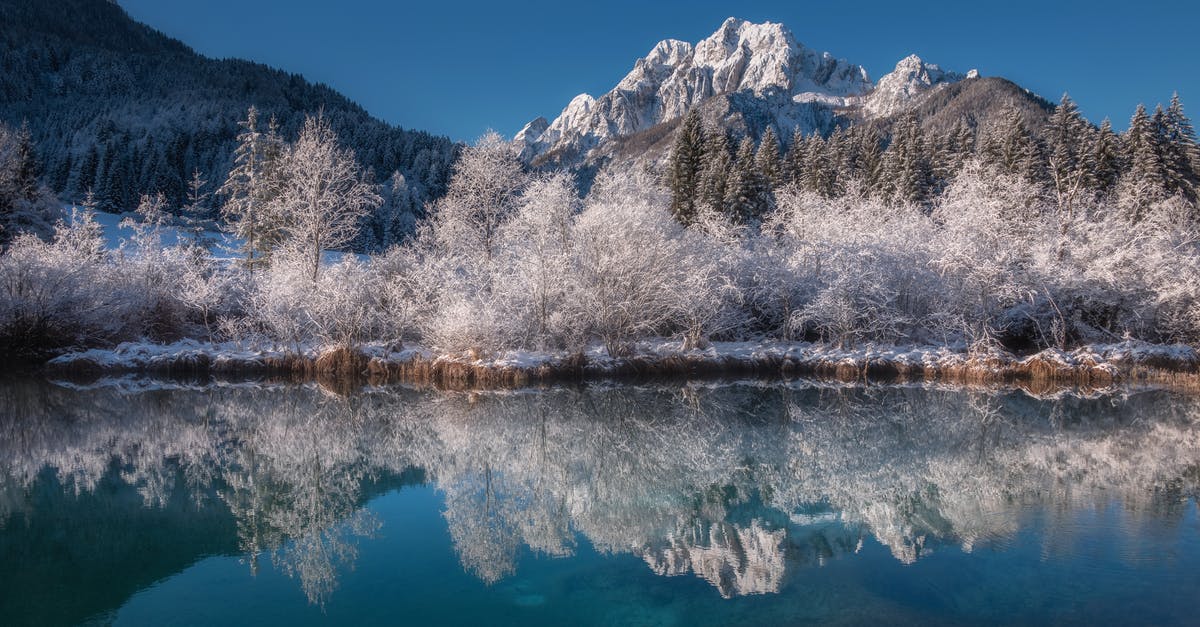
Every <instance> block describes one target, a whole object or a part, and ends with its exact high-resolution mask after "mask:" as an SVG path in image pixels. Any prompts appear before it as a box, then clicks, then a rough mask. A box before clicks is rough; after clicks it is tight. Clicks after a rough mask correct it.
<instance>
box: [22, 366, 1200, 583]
mask: <svg viewBox="0 0 1200 627" xmlns="http://www.w3.org/2000/svg"><path fill="white" fill-rule="evenodd" d="M0 397H2V398H0V401H4V402H5V406H6V407H13V408H14V409H13V411H10V412H7V413H6V415H5V416H4V417H3V418H2V419H3V420H4V422H3V423H2V424H0V455H3V458H2V460H0V464H2V466H0V469H2V470H3V472H2V473H0V508H3V509H0V521H3V520H5V519H7V518H8V516H9V514H10V513H11V512H14V511H18V510H19V509H20V508H21V507H22V504H21V499H20V490H21V489H22V488H25V489H27V488H28V486H29V485H30V484H31V483H32V482H33V481H34V479H35V477H36V476H37V474H38V472H39V469H41V468H42V467H43V466H44V465H51V466H53V467H55V468H56V472H57V473H58V476H59V477H60V478H61V479H62V480H63V482H64V484H67V485H72V486H74V487H75V489H76V490H89V489H91V488H92V487H93V486H95V484H96V481H98V480H99V478H100V477H102V476H104V473H105V472H106V471H107V469H108V468H110V464H111V463H112V462H113V460H116V463H117V465H118V466H119V467H120V469H121V477H122V478H123V480H125V481H126V482H128V483H130V484H131V485H136V486H138V488H139V490H141V492H142V494H143V497H144V499H145V502H146V504H147V505H150V506H153V505H155V504H156V503H161V502H164V499H165V498H166V496H169V490H171V489H172V488H173V487H174V486H175V485H176V482H175V481H174V477H175V476H176V473H182V474H183V476H184V477H185V478H186V482H184V485H186V486H189V488H188V489H190V490H191V491H192V492H193V494H195V495H200V494H203V493H205V492H206V491H207V488H208V487H209V486H215V487H217V493H218V494H219V495H220V498H221V499H222V501H223V502H224V503H225V504H226V505H227V506H228V508H229V510H230V511H231V512H232V513H233V514H234V516H235V518H236V520H237V525H238V534H239V541H240V544H241V548H242V550H243V551H245V552H246V553H247V554H248V555H249V556H250V557H251V561H252V564H253V563H254V562H253V559H254V558H255V557H256V556H257V555H258V554H259V553H260V552H264V551H265V552H270V553H271V555H272V556H273V559H275V560H276V563H277V564H279V565H280V566H281V567H283V569H284V570H285V571H287V572H289V573H291V574H292V575H293V576H295V577H297V578H298V579H299V580H300V582H301V584H302V586H303V588H304V590H305V592H306V593H307V594H308V595H309V597H310V599H313V600H314V601H322V600H324V599H325V598H327V597H328V595H329V594H330V593H331V592H332V590H333V589H334V588H335V587H336V573H337V572H338V571H339V569H340V568H345V567H349V566H352V565H353V562H354V560H355V559H356V555H357V553H356V550H357V549H356V547H357V544H358V539H359V538H361V537H364V536H368V535H370V534H371V533H372V532H373V531H374V530H375V529H376V528H377V526H378V523H377V522H376V521H374V520H373V519H371V518H370V517H369V516H367V515H366V514H365V513H364V510H363V509H362V507H361V503H362V501H363V498H364V497H363V494H362V490H363V486H364V483H366V482H368V481H369V480H371V479H372V477H375V476H378V475H380V474H385V473H398V472H402V471H403V470H405V469H407V468H410V467H420V468H424V469H426V471H427V472H428V474H429V476H430V478H431V479H432V480H433V481H434V482H435V484H436V486H437V488H438V489H439V490H440V491H441V492H442V493H443V494H444V495H445V507H446V510H445V519H446V522H447V525H448V528H449V531H450V535H451V538H452V539H453V542H454V544H455V548H456V550H457V551H458V553H459V556H460V559H461V561H462V563H463V566H464V567H465V568H466V569H468V570H469V571H471V572H473V573H475V574H476V575H477V576H479V577H480V578H481V579H483V580H484V581H488V582H492V581H497V580H499V579H501V578H503V577H505V576H507V575H509V574H511V573H513V572H514V570H515V568H516V563H517V560H518V557H519V555H520V553H521V552H522V551H523V550H531V551H533V552H536V553H541V554H547V555H554V556H562V555H570V554H572V553H573V551H574V550H575V548H576V543H575V539H576V537H577V534H582V535H583V536H585V537H586V538H587V539H588V540H589V542H590V543H591V544H592V545H594V546H595V547H596V548H597V549H599V550H600V551H603V552H610V553H632V554H635V555H638V556H640V557H641V558H642V559H644V560H645V561H646V563H647V564H648V565H649V567H650V568H651V569H653V570H654V572H656V573H659V574H662V575H679V574H684V573H694V574H696V575H698V576H700V577H703V578H704V579H706V580H707V581H709V582H710V583H712V584H713V585H714V586H716V587H717V588H718V590H720V592H721V593H722V594H723V595H725V596H733V595H738V594H752V593H767V592H773V591H777V590H778V589H779V588H780V586H781V584H782V581H783V578H784V575H785V573H786V570H787V568H789V567H796V566H798V565H801V564H821V563H824V562H825V561H826V560H828V559H831V558H833V557H835V556H837V555H840V554H844V553H848V552H854V551H857V550H859V549H860V548H861V546H862V541H863V539H864V537H865V536H867V535H870V536H873V537H874V538H876V539H877V540H878V541H879V542H881V543H883V544H884V545H886V546H887V547H888V548H889V549H890V550H891V552H892V553H893V555H895V556H896V558H897V559H899V560H902V561H905V562H910V561H913V560H916V559H919V558H920V557H921V555H923V554H924V553H925V552H927V551H928V550H930V549H931V548H935V547H937V546H939V545H943V544H951V545H956V546H959V547H961V548H963V549H964V550H972V549H973V548H974V547H975V546H977V545H979V544H981V543H982V544H986V543H988V542H991V541H994V540H996V539H1002V538H1006V537H1010V536H1012V535H1013V534H1014V533H1015V532H1016V531H1017V529H1018V527H1019V526H1020V524H1022V520H1021V518H1020V516H1021V515H1022V514H1021V512H1022V511H1024V510H1025V507H1024V506H1026V505H1030V504H1039V505H1046V506H1047V507H1044V508H1043V510H1042V511H1045V512H1048V515H1049V516H1051V517H1053V516H1059V517H1060V518H1059V519H1058V520H1057V521H1056V520H1054V519H1051V520H1050V521H1049V522H1048V525H1047V529H1048V531H1047V533H1046V542H1047V544H1048V546H1047V550H1049V551H1060V550H1070V544H1071V542H1072V536H1071V531H1070V530H1071V528H1072V527H1071V525H1070V524H1069V523H1070V520H1069V517H1070V516H1071V515H1072V512H1075V511H1077V510H1078V509H1079V508H1080V507H1087V506H1097V505H1103V504H1105V503H1107V502H1110V501H1111V500H1113V499H1118V500H1120V502H1121V503H1122V505H1123V506H1124V508H1125V511H1127V512H1128V516H1129V520H1130V526H1129V527H1128V528H1129V529H1130V530H1131V533H1133V534H1136V533H1137V532H1138V531H1137V530H1138V525H1139V522H1138V521H1139V520H1142V521H1146V520H1151V519H1154V520H1156V522H1157V521H1161V520H1162V519H1163V518H1164V517H1165V518H1168V519H1171V520H1179V519H1180V518H1181V517H1182V516H1183V511H1184V506H1185V504H1186V502H1187V499H1189V498H1194V496H1195V495H1196V487H1197V481H1198V472H1197V468H1198V462H1197V460H1198V459H1200V455H1198V453H1200V425H1198V421H1200V405H1197V403H1196V402H1195V401H1193V400H1191V399H1186V398H1180V397H1176V396H1172V395H1168V394H1165V393H1147V394H1139V395H1135V396H1132V397H1128V398H1107V399H1080V398H1074V397H1065V398H1062V399H1058V400H1055V401H1053V402H1047V401H1041V400H1036V399H1032V398H1029V397H1027V396H1024V395H1021V394H1015V393H1014V394H983V393H977V392H974V393H973V392H946V391H937V390H924V389H913V388H899V387H886V388H871V389H866V390H864V389H848V388H837V387H812V386H804V385H796V386H792V387H783V386H772V387H759V386H751V385H739V386H712V387H705V386H688V387H674V388H671V387H648V388H635V387H628V386H626V387H593V388H589V389H587V390H575V389H554V390H550V391H545V392H518V393H504V394H473V395H457V394H450V395H442V394H426V393H419V392H414V391H411V390H402V389H398V390H387V391H382V390H373V391H367V392H365V393H362V394H358V395H355V396H351V397H348V398H343V397H336V396H331V395H327V394H325V393H323V392H322V391H320V390H319V389H318V388H315V387H309V386H303V387H275V388H262V389H259V388H252V387H248V388H222V387H214V388H208V389H200V390H178V391H172V392H148V393H139V394H124V393H121V392H120V391H119V390H117V389H110V388H102V389H95V390H88V391H82V392H77V391H72V390H67V389H63V388H56V387H52V386H46V385H33V384H29V385H25V386H20V385H13V386H6V387H4V388H0ZM197 498H199V497H198V496H197ZM0 524H2V523H0ZM395 532H399V533H402V532H403V530H395ZM789 565H791V566H789ZM252 567H253V566H252Z"/></svg>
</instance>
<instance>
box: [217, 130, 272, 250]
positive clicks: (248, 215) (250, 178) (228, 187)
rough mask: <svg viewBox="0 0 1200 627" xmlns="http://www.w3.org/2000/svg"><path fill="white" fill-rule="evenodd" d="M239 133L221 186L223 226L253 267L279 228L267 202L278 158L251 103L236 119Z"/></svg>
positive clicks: (269, 245)
mask: <svg viewBox="0 0 1200 627" xmlns="http://www.w3.org/2000/svg"><path fill="white" fill-rule="evenodd" d="M238 125H239V126H241V127H242V132H241V133H239V134H238V138H237V140H238V147H237V149H236V150H235V151H234V165H233V168H232V169H230V171H229V176H228V177H227V178H226V179H225V184H224V185H222V186H221V189H220V190H219V192H218V193H219V194H220V195H221V196H223V197H224V198H225V204H224V207H222V216H223V217H224V218H225V225H226V228H227V229H228V230H229V231H230V233H231V234H233V235H234V236H236V237H238V238H241V239H242V241H243V242H244V243H243V245H242V253H243V255H245V262H244V263H245V265H246V266H247V267H248V268H251V269H253V268H255V267H256V266H258V265H261V264H262V263H263V262H264V261H265V260H266V257H267V255H268V253H269V251H270V248H271V246H272V240H273V239H274V235H273V234H274V233H276V232H277V230H278V224H277V221H276V220H273V219H272V218H271V216H270V215H269V209H268V206H269V205H268V203H269V202H270V200H271V197H272V190H271V187H272V185H271V179H272V178H273V177H272V176H271V175H270V174H269V173H270V172H272V169H273V168H274V167H275V165H273V163H274V162H277V161H278V154H279V153H277V152H276V153H274V154H272V151H273V150H276V147H273V146H271V145H270V143H269V142H268V140H267V137H265V136H264V134H263V132H262V131H261V130H259V121H258V109H257V108H255V107H253V106H251V107H250V108H249V109H248V110H247V111H246V119H245V120H242V121H240V122H238Z"/></svg>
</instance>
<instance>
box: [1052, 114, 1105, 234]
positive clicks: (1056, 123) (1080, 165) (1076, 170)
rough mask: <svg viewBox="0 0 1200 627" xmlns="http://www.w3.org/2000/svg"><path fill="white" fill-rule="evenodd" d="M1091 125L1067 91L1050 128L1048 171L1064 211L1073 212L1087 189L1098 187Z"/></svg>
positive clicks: (1059, 203)
mask: <svg viewBox="0 0 1200 627" xmlns="http://www.w3.org/2000/svg"><path fill="white" fill-rule="evenodd" d="M1091 132H1092V129H1091V126H1090V125H1089V124H1088V123H1087V121H1086V120H1084V119H1083V115H1082V114H1080V113H1079V107H1077V106H1076V105H1075V102H1074V101H1072V100H1071V97H1070V96H1069V95H1067V94H1063V97H1062V101H1061V102H1060V103H1059V105H1058V107H1057V108H1056V109H1055V110H1054V114H1053V115H1052V116H1051V117H1050V122H1049V124H1048V126H1047V129H1046V136H1047V141H1048V143H1049V146H1048V151H1047V152H1048V154H1049V163H1048V166H1049V167H1048V168H1047V170H1048V172H1049V175H1050V182H1051V183H1052V184H1053V185H1054V192H1055V196H1056V197H1057V199H1058V207H1059V209H1060V210H1067V211H1070V210H1071V209H1072V208H1073V207H1074V204H1075V203H1076V202H1077V201H1078V200H1079V198H1080V197H1081V195H1082V194H1083V193H1085V191H1087V190H1089V189H1092V188H1094V183H1093V177H1094V175H1095V162H1094V161H1093V154H1092V152H1091V150H1090V148H1091V144H1092V140H1091Z"/></svg>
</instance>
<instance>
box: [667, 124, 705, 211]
mask: <svg viewBox="0 0 1200 627" xmlns="http://www.w3.org/2000/svg"><path fill="white" fill-rule="evenodd" d="M704 143H705V142H704V129H703V127H702V126H701V123H700V112H699V111H698V110H696V109H692V110H691V111H689V112H688V113H687V115H685V116H684V118H683V121H682V122H681V123H680V126H679V130H678V131H676V133H675V145H674V147H673V148H672V149H671V159H670V162H669V164H668V166H667V187H668V189H670V190H671V213H672V215H674V216H675V219H676V220H678V221H679V223H680V224H683V225H685V226H686V225H688V224H691V223H692V221H693V220H695V218H696V205H697V202H698V201H699V198H700V193H699V192H700V174H701V169H702V167H703V161H704Z"/></svg>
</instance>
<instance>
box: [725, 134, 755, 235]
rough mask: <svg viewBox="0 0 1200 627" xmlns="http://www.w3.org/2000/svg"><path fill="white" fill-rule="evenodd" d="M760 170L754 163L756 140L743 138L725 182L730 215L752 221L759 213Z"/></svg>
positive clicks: (741, 219)
mask: <svg viewBox="0 0 1200 627" xmlns="http://www.w3.org/2000/svg"><path fill="white" fill-rule="evenodd" d="M758 179H759V176H758V172H757V170H756V168H755V163H754V140H752V139H750V138H749V137H745V138H743V139H742V143H741V144H739V145H738V151H737V156H736V157H735V158H734V161H733V168H732V169H731V170H730V171H729V178H728V180H727V182H726V183H725V209H726V211H727V212H729V215H730V217H732V218H734V219H736V220H740V221H741V222H743V223H749V222H751V221H752V220H753V219H754V218H755V217H756V214H757V213H758V206H759V205H758V200H759V198H758V194H759V183H758Z"/></svg>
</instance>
